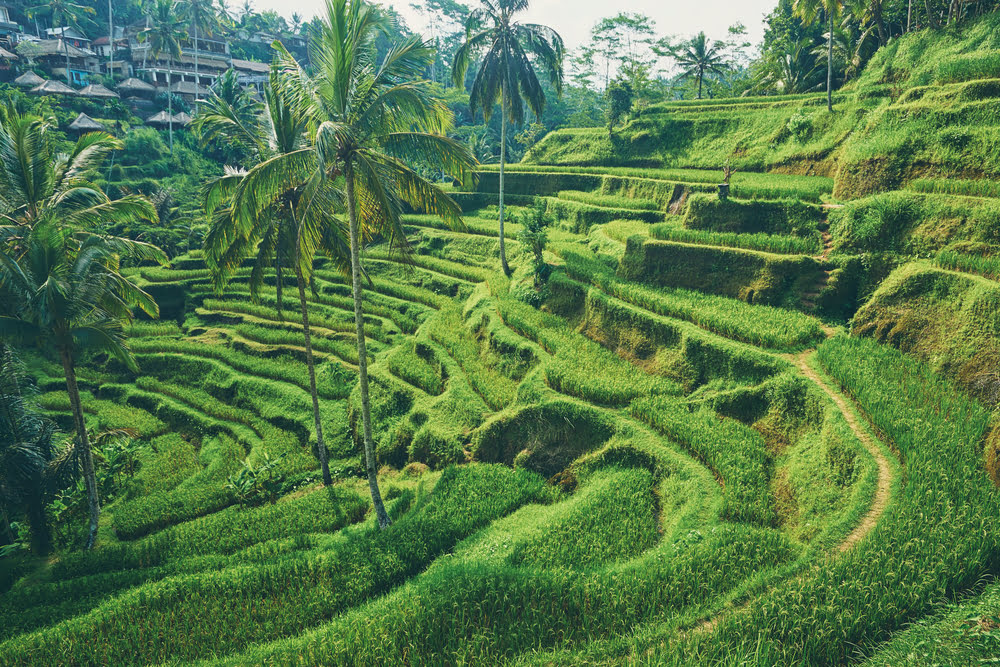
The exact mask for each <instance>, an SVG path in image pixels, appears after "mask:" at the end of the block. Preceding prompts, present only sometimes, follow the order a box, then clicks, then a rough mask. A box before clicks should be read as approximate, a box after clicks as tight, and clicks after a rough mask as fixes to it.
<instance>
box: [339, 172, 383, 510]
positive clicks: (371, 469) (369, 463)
mask: <svg viewBox="0 0 1000 667" xmlns="http://www.w3.org/2000/svg"><path fill="white" fill-rule="evenodd" d="M344 183H345V185H346V186H347V211H348V218H349V220H350V230H351V286H352V287H353V288H354V323H355V328H356V331H357V336H358V376H359V378H360V380H361V422H362V430H363V434H364V447H365V468H366V470H367V472H368V489H369V491H371V494H372V504H373V505H374V506H375V516H376V518H377V519H378V525H379V528H382V529H384V528H387V527H388V526H389V524H391V523H392V521H391V520H390V519H389V515H388V513H386V511H385V505H384V504H383V503H382V493H381V491H379V488H378V476H377V474H376V473H377V471H376V470H375V448H374V447H373V446H372V416H371V408H370V403H369V399H368V352H367V350H366V349H365V321H364V319H363V316H362V313H361V248H360V241H359V239H358V234H359V232H358V209H357V202H356V201H355V199H354V174H353V173H352V171H351V165H350V162H348V163H347V164H345V165H344Z"/></svg>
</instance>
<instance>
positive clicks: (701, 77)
mask: <svg viewBox="0 0 1000 667" xmlns="http://www.w3.org/2000/svg"><path fill="white" fill-rule="evenodd" d="M704 76H705V74H704V73H703V72H698V99H699V100H700V99H701V82H702V80H703V77H704Z"/></svg>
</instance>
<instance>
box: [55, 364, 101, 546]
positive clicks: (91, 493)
mask: <svg viewBox="0 0 1000 667" xmlns="http://www.w3.org/2000/svg"><path fill="white" fill-rule="evenodd" d="M60 353H61V356H62V364H63V371H64V372H65V374H66V391H67V393H68V394H69V404H70V407H71V408H72V409H73V424H74V426H75V427H76V435H77V438H79V440H78V442H77V447H80V458H81V460H82V461H83V481H84V484H86V486H87V505H88V509H89V514H90V531H89V533H88V535H87V548H88V549H93V548H94V543H95V542H96V541H97V522H98V520H99V519H100V518H101V501H100V498H98V497H97V474H96V473H95V472H94V455H93V453H92V452H91V451H90V439H89V438H88V437H87V423H86V421H84V419H83V406H82V405H81V403H80V389H79V388H78V387H77V386H76V371H75V370H74V369H73V359H72V357H70V352H69V350H66V349H64V350H61V351H60Z"/></svg>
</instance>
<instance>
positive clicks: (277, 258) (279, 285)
mask: <svg viewBox="0 0 1000 667" xmlns="http://www.w3.org/2000/svg"><path fill="white" fill-rule="evenodd" d="M284 282H285V281H284V280H282V275H281V250H280V249H279V250H278V252H276V253H275V254H274V291H275V292H276V296H277V299H278V319H279V320H282V321H284V319H285V317H284V315H282V310H284V305H285V300H284V291H285V285H284Z"/></svg>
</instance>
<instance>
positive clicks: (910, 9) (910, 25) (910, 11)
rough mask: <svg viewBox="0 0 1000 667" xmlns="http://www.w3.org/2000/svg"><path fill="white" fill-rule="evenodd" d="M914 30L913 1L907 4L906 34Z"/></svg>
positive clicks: (910, 0)
mask: <svg viewBox="0 0 1000 667" xmlns="http://www.w3.org/2000/svg"><path fill="white" fill-rule="evenodd" d="M912 29H913V0H909V2H908V3H907V4H906V32H910V30H912Z"/></svg>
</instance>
